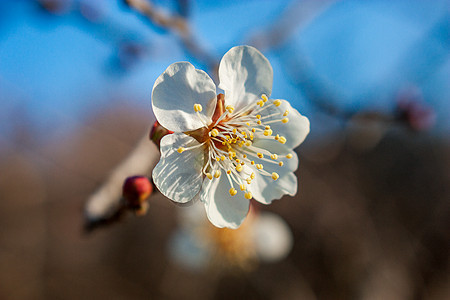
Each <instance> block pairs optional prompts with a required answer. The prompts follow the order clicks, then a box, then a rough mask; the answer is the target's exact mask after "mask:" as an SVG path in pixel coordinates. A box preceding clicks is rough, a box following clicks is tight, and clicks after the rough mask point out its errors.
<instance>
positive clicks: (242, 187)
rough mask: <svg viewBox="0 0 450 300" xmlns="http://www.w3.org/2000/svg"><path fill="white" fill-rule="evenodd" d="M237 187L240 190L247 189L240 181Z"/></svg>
mask: <svg viewBox="0 0 450 300" xmlns="http://www.w3.org/2000/svg"><path fill="white" fill-rule="evenodd" d="M239 188H240V189H241V191H245V190H246V189H247V187H246V186H245V184H243V183H241V184H240V185H239Z"/></svg>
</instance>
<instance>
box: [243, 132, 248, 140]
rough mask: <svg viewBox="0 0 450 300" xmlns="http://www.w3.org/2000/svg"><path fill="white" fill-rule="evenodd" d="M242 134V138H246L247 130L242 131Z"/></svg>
mask: <svg viewBox="0 0 450 300" xmlns="http://www.w3.org/2000/svg"><path fill="white" fill-rule="evenodd" d="M242 135H243V136H244V139H246V138H247V132H245V131H244V132H242Z"/></svg>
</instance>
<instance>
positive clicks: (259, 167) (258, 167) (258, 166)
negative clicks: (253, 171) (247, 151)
mask: <svg viewBox="0 0 450 300" xmlns="http://www.w3.org/2000/svg"><path fill="white" fill-rule="evenodd" d="M256 168H257V169H258V170H262V169H263V168H264V166H263V165H262V164H256Z"/></svg>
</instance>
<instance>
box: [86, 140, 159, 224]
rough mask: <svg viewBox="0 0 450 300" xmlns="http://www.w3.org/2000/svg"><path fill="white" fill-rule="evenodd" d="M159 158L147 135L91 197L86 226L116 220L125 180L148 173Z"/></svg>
mask: <svg viewBox="0 0 450 300" xmlns="http://www.w3.org/2000/svg"><path fill="white" fill-rule="evenodd" d="M158 159H159V151H158V149H157V148H156V146H155V145H154V144H153V143H152V142H151V141H149V139H148V135H145V136H144V137H143V138H141V140H140V141H139V143H138V144H137V145H136V147H135V148H134V149H133V151H132V152H131V153H130V154H129V155H128V157H127V158H125V160H123V161H122V162H121V163H120V164H119V165H118V166H117V167H116V168H115V169H114V170H113V171H112V172H111V174H110V175H109V177H108V179H107V180H106V181H105V182H104V183H103V184H102V185H101V186H100V188H99V189H98V190H97V191H96V192H95V193H94V194H93V195H91V196H90V197H89V199H88V201H87V203H86V205H85V209H84V215H85V219H86V228H90V227H93V225H94V224H96V223H107V222H108V221H109V220H114V219H116V218H117V217H118V214H120V211H121V210H122V208H123V207H122V205H121V197H122V185H123V182H124V180H125V179H126V178H127V177H129V176H132V175H136V174H146V173H149V172H150V170H151V169H153V167H154V165H155V164H156V162H157V161H158Z"/></svg>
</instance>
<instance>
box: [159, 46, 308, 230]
mask: <svg viewBox="0 0 450 300" xmlns="http://www.w3.org/2000/svg"><path fill="white" fill-rule="evenodd" d="M219 79H220V85H219V88H220V89H222V90H223V91H224V94H218V95H217V94H216V86H215V84H214V82H213V80H212V79H211V78H210V77H209V76H208V75H207V74H206V73H205V72H204V71H202V70H197V69H195V67H194V66H193V65H191V64H190V63H188V62H178V63H174V64H172V65H170V66H169V67H168V68H167V69H166V70H165V71H164V73H162V74H161V75H160V76H159V77H158V78H157V79H156V82H155V84H154V86H153V91H152V108H153V112H154V114H155V116H156V119H157V120H158V122H159V123H160V124H161V125H162V126H163V127H165V128H167V129H168V130H170V131H173V132H174V133H173V134H168V135H166V136H164V137H163V138H162V140H161V148H160V151H161V159H160V161H159V163H158V164H157V166H156V167H155V168H154V170H153V180H154V183H155V185H156V187H157V188H158V189H159V190H160V191H161V193H162V194H164V195H165V196H166V197H168V198H170V199H171V200H173V201H175V202H178V203H187V202H189V201H192V200H193V199H197V198H199V199H200V201H201V202H202V203H203V204H204V206H205V209H206V214H207V216H208V219H209V220H210V221H211V223H213V224H214V225H215V226H217V227H228V228H237V227H239V226H240V224H241V223H242V222H243V220H244V219H245V217H246V215H247V213H248V211H249V201H250V199H252V198H254V199H255V200H256V201H258V202H261V203H263V204H270V203H271V202H272V201H273V200H274V199H279V198H281V197H282V196H283V195H285V194H288V195H291V196H293V195H295V194H296V193H297V177H296V176H295V175H294V173H293V172H294V171H295V170H296V169H297V167H298V158H297V155H296V153H295V152H294V151H293V149H294V148H295V147H297V146H298V145H300V144H301V143H302V142H303V140H304V139H305V137H306V135H307V134H308V132H309V121H308V119H307V118H306V117H304V116H302V115H301V114H300V113H299V112H298V111H297V110H296V109H294V108H292V107H291V105H290V104H289V103H288V102H287V101H286V100H280V99H275V100H273V99H269V97H270V94H271V91H272V81H273V71H272V67H271V65H270V63H269V61H268V60H267V59H266V58H265V57H264V56H263V55H262V54H261V53H260V52H259V51H258V50H256V49H255V48H253V47H250V46H238V47H234V48H232V49H231V50H229V51H228V52H227V53H226V54H225V55H224V57H223V58H222V60H221V62H220V65H219Z"/></svg>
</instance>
